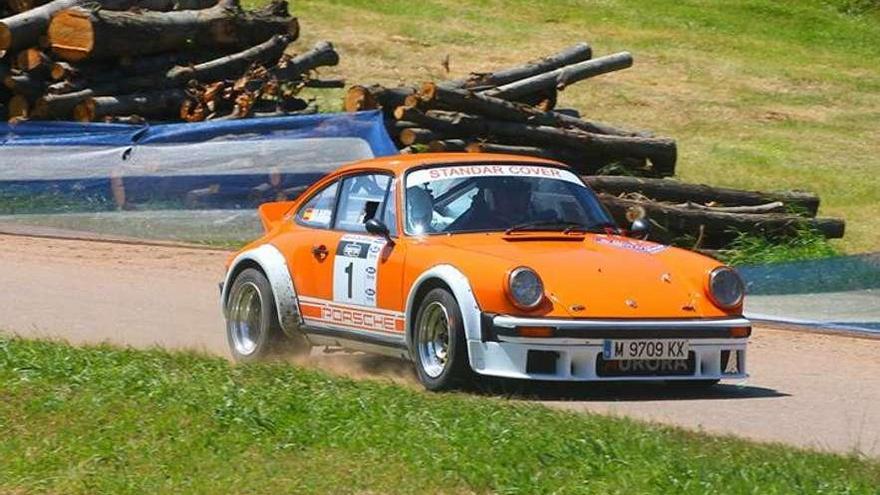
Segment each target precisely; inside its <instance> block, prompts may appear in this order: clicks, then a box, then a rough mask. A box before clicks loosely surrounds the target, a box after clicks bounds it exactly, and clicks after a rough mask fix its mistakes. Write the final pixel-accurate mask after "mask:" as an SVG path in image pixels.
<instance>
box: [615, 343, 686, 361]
mask: <svg viewBox="0 0 880 495" xmlns="http://www.w3.org/2000/svg"><path fill="white" fill-rule="evenodd" d="M688 351H690V346H689V345H688V341H687V340H670V339H656V340H652V339H638V340H606V341H605V347H604V350H603V352H602V357H603V358H605V359H606V360H618V361H630V360H634V359H687V357H688Z"/></svg>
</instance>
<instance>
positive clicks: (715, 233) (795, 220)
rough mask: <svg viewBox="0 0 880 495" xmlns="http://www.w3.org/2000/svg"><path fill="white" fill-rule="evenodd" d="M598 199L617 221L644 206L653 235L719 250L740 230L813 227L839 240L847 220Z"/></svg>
mask: <svg viewBox="0 0 880 495" xmlns="http://www.w3.org/2000/svg"><path fill="white" fill-rule="evenodd" d="M599 199H600V200H601V201H602V203H603V204H604V205H605V206H606V207H607V208H608V210H609V211H610V212H611V214H612V215H613V216H614V218H615V220H617V222H618V223H620V224H622V225H626V224H627V219H626V217H627V210H630V209H634V208H635V209H644V211H645V213H646V215H647V217H648V218H649V219H650V221H651V222H652V223H654V224H657V225H659V227H660V228H659V229H655V230H654V232H653V233H652V238H653V239H656V240H659V241H661V242H666V243H670V242H672V241H674V240H679V241H680V240H681V239H682V238H688V237H690V238H692V239H697V238H700V239H702V242H701V243H700V246H699V247H704V248H709V249H719V248H724V247H725V246H727V245H728V244H729V243H730V242H731V241H733V240H734V239H735V238H736V236H737V233H739V232H746V233H749V234H753V235H761V236H787V235H792V234H794V233H796V232H797V231H798V229H803V228H812V229H815V230H816V231H818V232H819V233H821V234H822V235H823V236H825V237H828V238H832V239H838V238H841V237H843V233H844V230H845V223H844V221H843V220H840V219H836V218H804V217H801V216H797V215H788V214H777V213H769V214H760V215H756V214H743V213H724V212H715V211H707V210H696V209H689V208H683V207H680V206H673V205H667V204H662V203H657V202H654V201H637V200H632V199H624V198H618V197H616V196H612V195H608V194H600V195H599Z"/></svg>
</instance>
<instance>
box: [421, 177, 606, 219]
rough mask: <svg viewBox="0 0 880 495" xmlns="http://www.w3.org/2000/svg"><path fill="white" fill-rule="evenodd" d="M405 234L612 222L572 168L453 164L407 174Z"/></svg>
mask: <svg viewBox="0 0 880 495" xmlns="http://www.w3.org/2000/svg"><path fill="white" fill-rule="evenodd" d="M405 227H406V233H407V234H411V235H423V234H438V233H445V234H450V233H464V232H493V231H505V232H508V233H511V232H514V231H527V230H542V231H546V230H559V231H565V232H572V231H597V230H602V229H605V228H608V227H616V226H615V224H614V221H613V220H612V219H611V218H610V217H609V216H608V213H607V212H606V211H605V209H604V208H602V206H601V204H600V203H599V200H598V199H597V198H596V196H595V195H594V194H593V193H592V192H591V191H590V190H589V189H587V188H586V187H585V186H584V185H583V183H582V182H581V181H580V179H579V178H578V177H577V176H576V175H574V174H573V173H571V172H569V171H567V170H563V169H558V168H553V167H546V166H536V165H497V164H491V165H482V164H479V165H478V164H474V165H470V164H469V165H455V166H441V167H433V168H426V169H419V170H416V171H413V172H410V173H409V174H408V175H407V177H406V221H405Z"/></svg>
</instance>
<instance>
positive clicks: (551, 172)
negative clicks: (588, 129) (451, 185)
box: [406, 164, 583, 187]
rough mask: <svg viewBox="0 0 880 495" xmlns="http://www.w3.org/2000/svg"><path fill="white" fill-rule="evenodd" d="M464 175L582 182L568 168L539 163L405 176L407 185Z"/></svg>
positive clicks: (448, 169) (445, 169)
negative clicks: (545, 165) (546, 165)
mask: <svg viewBox="0 0 880 495" xmlns="http://www.w3.org/2000/svg"><path fill="white" fill-rule="evenodd" d="M465 177H535V178H539V179H557V180H563V181H566V182H573V183H575V184H583V183H582V182H581V180H580V179H579V178H578V176H576V175H575V174H573V173H571V172H569V171H568V170H563V169H560V168H554V167H543V166H540V165H523V164H518V165H499V164H487V165H460V166H441V167H434V168H427V169H422V170H417V171H415V172H412V173H411V174H409V175H408V176H407V181H406V182H407V187H409V186H415V185H419V184H425V183H428V182H435V181H440V180H448V179H459V178H465Z"/></svg>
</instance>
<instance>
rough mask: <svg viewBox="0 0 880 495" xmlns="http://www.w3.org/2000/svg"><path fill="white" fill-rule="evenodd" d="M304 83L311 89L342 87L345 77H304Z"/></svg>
mask: <svg viewBox="0 0 880 495" xmlns="http://www.w3.org/2000/svg"><path fill="white" fill-rule="evenodd" d="M304 84H305V85H306V87H307V88H313V89H343V88H345V79H306V81H305V83H304Z"/></svg>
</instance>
